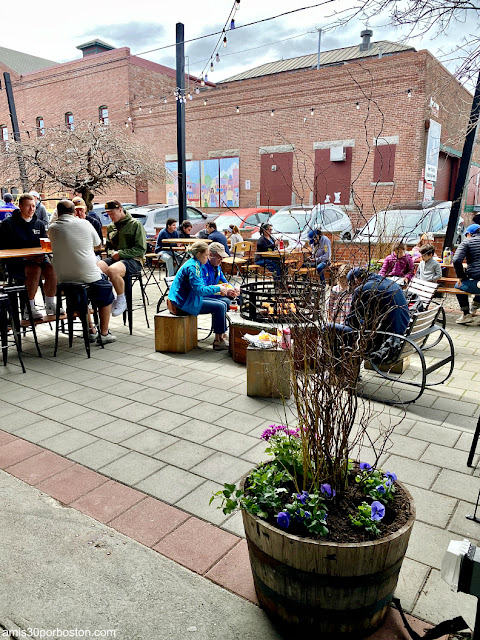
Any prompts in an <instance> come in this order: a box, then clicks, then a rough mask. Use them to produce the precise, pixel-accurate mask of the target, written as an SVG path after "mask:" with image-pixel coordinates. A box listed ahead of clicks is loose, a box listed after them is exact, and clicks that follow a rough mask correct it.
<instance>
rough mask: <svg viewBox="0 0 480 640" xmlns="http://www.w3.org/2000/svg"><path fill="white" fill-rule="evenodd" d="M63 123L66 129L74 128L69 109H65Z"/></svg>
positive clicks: (71, 129)
mask: <svg viewBox="0 0 480 640" xmlns="http://www.w3.org/2000/svg"><path fill="white" fill-rule="evenodd" d="M65 125H66V127H67V129H70V131H73V130H74V129H75V127H74V125H73V113H72V112H71V111H67V113H66V114H65Z"/></svg>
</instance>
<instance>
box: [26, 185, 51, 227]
mask: <svg viewBox="0 0 480 640" xmlns="http://www.w3.org/2000/svg"><path fill="white" fill-rule="evenodd" d="M30 195H31V196H33V197H34V198H35V215H36V216H37V220H40V221H41V222H43V224H44V225H45V227H46V228H47V229H48V224H49V219H48V213H47V210H46V209H45V205H43V204H42V200H41V198H40V194H39V193H38V191H30Z"/></svg>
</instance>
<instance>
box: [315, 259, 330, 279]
mask: <svg viewBox="0 0 480 640" xmlns="http://www.w3.org/2000/svg"><path fill="white" fill-rule="evenodd" d="M329 264H330V263H329V262H328V261H327V262H320V263H319V264H317V273H318V275H319V276H320V282H325V276H324V274H323V272H324V271H325V269H326V268H327V267H328V265H329Z"/></svg>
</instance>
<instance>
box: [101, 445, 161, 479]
mask: <svg viewBox="0 0 480 640" xmlns="http://www.w3.org/2000/svg"><path fill="white" fill-rule="evenodd" d="M164 466H165V463H163V462H161V461H159V460H155V459H154V458H151V457H150V456H145V455H142V454H141V453H138V452H137V451H130V453H127V455H126V456H123V457H122V458H118V460H114V461H113V462H110V463H109V464H107V465H105V466H104V467H101V468H100V470H99V471H100V473H103V474H105V475H107V476H109V477H111V478H114V479H115V480H119V481H120V482H123V483H124V484H127V485H130V486H131V485H134V484H137V482H140V480H143V479H144V478H147V477H148V476H150V475H152V473H155V472H156V471H158V470H159V469H161V468H162V467H164Z"/></svg>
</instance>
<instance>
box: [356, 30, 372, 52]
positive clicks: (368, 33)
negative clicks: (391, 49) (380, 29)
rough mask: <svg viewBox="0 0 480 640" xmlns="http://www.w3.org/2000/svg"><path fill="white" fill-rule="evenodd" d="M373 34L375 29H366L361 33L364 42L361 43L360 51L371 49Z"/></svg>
mask: <svg viewBox="0 0 480 640" xmlns="http://www.w3.org/2000/svg"><path fill="white" fill-rule="evenodd" d="M372 36H373V31H372V30H371V29H364V30H363V31H362V32H361V33H360V37H361V38H362V42H361V44H360V45H359V49H360V51H368V50H369V49H370V38H371V37H372Z"/></svg>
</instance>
